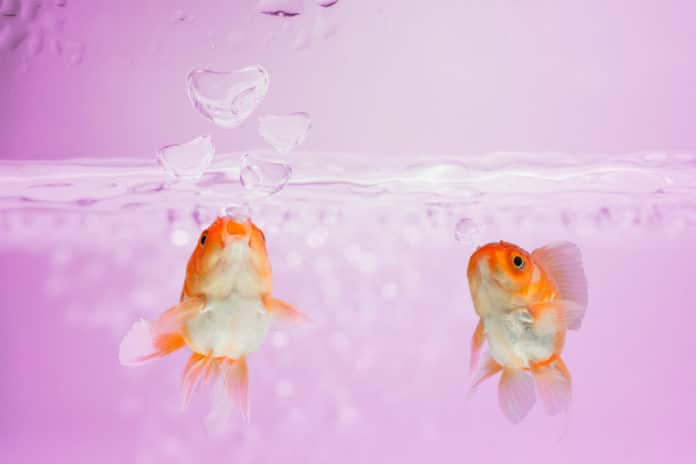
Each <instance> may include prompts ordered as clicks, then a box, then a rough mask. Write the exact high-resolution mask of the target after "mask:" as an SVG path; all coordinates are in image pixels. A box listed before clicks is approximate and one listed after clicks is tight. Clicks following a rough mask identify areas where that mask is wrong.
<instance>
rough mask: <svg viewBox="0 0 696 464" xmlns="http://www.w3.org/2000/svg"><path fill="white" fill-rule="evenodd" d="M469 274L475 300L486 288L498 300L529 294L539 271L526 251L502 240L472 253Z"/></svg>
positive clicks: (522, 296) (512, 299)
mask: <svg viewBox="0 0 696 464" xmlns="http://www.w3.org/2000/svg"><path fill="white" fill-rule="evenodd" d="M467 277H468V279H469V287H470V289H471V293H472V296H473V297H474V300H476V296H477V293H478V292H479V291H482V290H483V291H486V292H487V293H489V294H492V295H495V296H496V298H497V299H498V300H508V301H516V300H518V299H519V298H524V297H525V296H526V295H527V294H528V292H529V288H530V285H531V284H532V283H533V281H534V280H535V279H538V278H539V270H538V269H537V268H536V266H535V264H534V261H533V259H532V256H531V255H530V254H529V253H528V252H527V251H526V250H524V249H522V248H520V247H518V246H517V245H514V244H512V243H508V242H503V241H500V242H495V243H489V244H487V245H484V246H481V247H479V248H478V249H477V250H476V251H475V252H474V253H473V254H472V255H471V258H470V259H469V266H468V269H467Z"/></svg>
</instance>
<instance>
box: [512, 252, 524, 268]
mask: <svg viewBox="0 0 696 464" xmlns="http://www.w3.org/2000/svg"><path fill="white" fill-rule="evenodd" d="M512 264H513V266H515V267H516V268H517V269H524V260H523V259H522V257H521V256H519V255H515V256H514V257H513V258H512Z"/></svg>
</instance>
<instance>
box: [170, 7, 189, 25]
mask: <svg viewBox="0 0 696 464" xmlns="http://www.w3.org/2000/svg"><path fill="white" fill-rule="evenodd" d="M186 18H187V15H186V12H185V11H184V10H176V11H175V12H174V14H173V15H172V21H173V22H184V21H186Z"/></svg>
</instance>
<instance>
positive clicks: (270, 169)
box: [239, 154, 292, 197]
mask: <svg viewBox="0 0 696 464" xmlns="http://www.w3.org/2000/svg"><path fill="white" fill-rule="evenodd" d="M291 174H292V168H291V167H290V166H289V165H287V164H283V163H275V162H272V161H261V160H258V159H254V157H252V156H251V155H249V154H246V155H244V156H243V157H242V162H241V171H240V175H239V180H240V182H241V184H242V185H243V186H244V188H245V189H247V190H248V191H249V192H250V193H251V194H253V195H254V196H257V197H262V196H268V195H272V194H274V193H276V192H279V191H280V190H282V189H283V188H284V187H285V185H286V184H287V183H288V181H289V180H290V175H291Z"/></svg>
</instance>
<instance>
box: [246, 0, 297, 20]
mask: <svg viewBox="0 0 696 464" xmlns="http://www.w3.org/2000/svg"><path fill="white" fill-rule="evenodd" d="M303 7H304V1H303V0H258V2H257V3H256V11H258V12H259V13H261V14H265V15H269V16H277V17H281V18H286V17H294V16H298V15H299V14H300V13H302V11H303Z"/></svg>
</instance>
